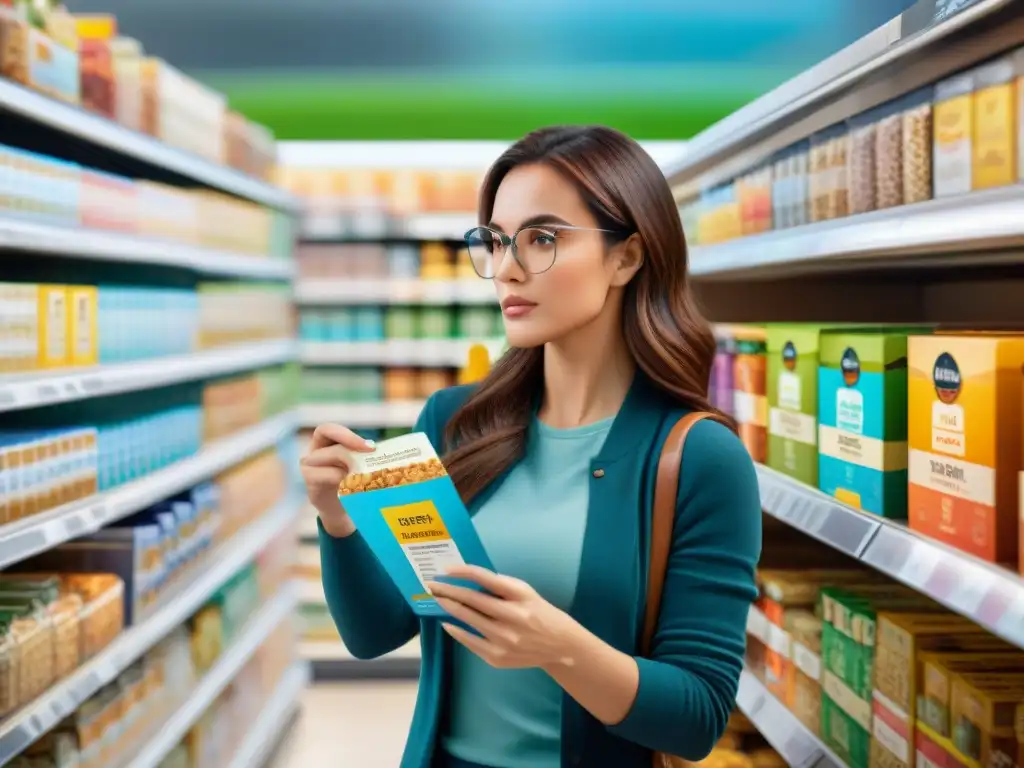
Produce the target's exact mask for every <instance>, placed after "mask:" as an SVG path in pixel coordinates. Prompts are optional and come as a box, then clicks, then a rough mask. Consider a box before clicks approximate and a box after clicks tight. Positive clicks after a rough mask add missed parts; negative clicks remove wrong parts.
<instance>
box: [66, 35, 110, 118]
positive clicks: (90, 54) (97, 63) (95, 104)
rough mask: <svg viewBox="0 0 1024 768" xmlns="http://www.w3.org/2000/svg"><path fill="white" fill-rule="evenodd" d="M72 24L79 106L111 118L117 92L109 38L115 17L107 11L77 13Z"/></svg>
mask: <svg viewBox="0 0 1024 768" xmlns="http://www.w3.org/2000/svg"><path fill="white" fill-rule="evenodd" d="M75 25H76V31H77V33H78V53H79V57H80V88H81V98H82V106H83V107H85V108H86V109H88V110H90V111H92V112H96V113H97V114H100V115H103V116H104V117H107V118H110V119H111V120H113V119H114V118H115V117H116V116H117V95H118V94H117V81H116V79H115V72H114V57H113V53H112V51H111V46H110V42H111V40H113V39H114V38H115V37H116V36H117V19H116V18H114V17H113V16H110V15H88V16H76V17H75Z"/></svg>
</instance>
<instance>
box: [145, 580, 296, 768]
mask: <svg viewBox="0 0 1024 768" xmlns="http://www.w3.org/2000/svg"><path fill="white" fill-rule="evenodd" d="M294 608H295V590H294V588H293V587H292V585H290V584H285V585H284V586H282V587H281V588H280V589H279V590H278V592H277V594H276V595H274V596H273V597H272V598H271V599H270V600H269V601H268V602H266V603H264V604H263V605H262V607H261V608H260V609H259V610H258V611H257V613H256V615H255V616H252V617H251V618H250V619H249V620H248V621H247V622H246V624H245V626H244V627H243V628H242V630H241V631H240V632H239V634H238V637H236V638H235V639H234V641H233V642H232V643H231V645H230V646H228V647H227V648H225V649H224V650H223V651H222V652H221V654H220V657H219V658H218V659H217V661H216V662H215V663H214V665H213V666H212V667H211V668H210V669H209V671H207V673H206V674H205V675H203V677H202V679H201V680H200V681H199V684H198V685H197V686H196V687H195V688H194V689H193V690H192V691H191V693H189V695H188V698H187V699H186V700H185V702H184V703H183V704H182V705H181V706H180V707H179V708H178V709H177V710H176V711H175V712H174V713H173V714H172V715H171V716H170V717H169V718H168V719H167V720H166V721H165V722H163V723H161V725H160V729H159V731H158V732H157V733H156V734H155V736H154V737H153V738H152V739H151V740H149V741H148V742H146V744H145V745H143V746H142V748H141V749H140V750H139V751H138V752H137V753H136V754H135V756H134V757H133V758H132V759H131V760H130V761H128V762H127V763H126V764H125V766H126V768H157V766H159V765H160V763H161V761H162V760H163V759H164V758H165V757H167V755H168V754H170V752H171V750H173V749H174V748H175V747H176V746H177V745H178V743H179V742H181V740H182V739H183V738H185V736H186V734H188V732H189V730H191V728H192V726H193V725H195V723H196V722H198V720H199V719H200V718H201V717H202V716H203V715H204V714H205V712H206V710H207V709H209V708H210V706H212V705H213V703H214V702H215V701H216V700H217V697H218V696H220V694H221V693H222V692H223V691H224V689H225V688H227V687H228V685H230V684H231V681H232V680H234V679H235V677H236V676H237V675H238V673H239V672H241V671H242V668H243V667H244V666H245V665H246V663H247V662H248V661H249V659H251V658H252V657H253V656H254V655H255V654H256V651H257V650H259V647H260V645H262V644H263V641H265V640H266V639H267V638H268V637H269V636H270V635H271V634H272V633H273V632H274V630H275V629H277V628H278V627H279V626H280V625H281V624H282V623H283V622H284V621H285V620H287V619H288V617H289V616H290V615H291V613H292V611H293V610H294ZM250 765H251V764H250Z"/></svg>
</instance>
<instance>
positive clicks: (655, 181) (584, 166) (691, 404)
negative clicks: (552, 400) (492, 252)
mask: <svg viewBox="0 0 1024 768" xmlns="http://www.w3.org/2000/svg"><path fill="white" fill-rule="evenodd" d="M532 164H544V165H548V166H550V167H551V168H554V169H555V170H557V171H559V172H561V173H562V174H564V175H565V177H566V178H568V179H569V180H570V181H572V182H573V184H574V185H575V186H576V188H577V190H578V191H579V193H580V195H581V196H582V197H583V200H584V202H585V203H586V205H587V207H588V208H589V209H590V212H591V214H592V215H593V216H594V218H595V219H596V220H597V226H598V227H600V228H602V229H606V230H610V231H611V232H612V233H613V234H610V235H608V240H609V242H615V241H616V240H618V241H622V240H625V239H626V238H628V237H629V236H630V235H631V234H633V233H638V234H639V235H640V238H641V240H642V242H643V247H644V264H643V266H642V267H641V268H640V271H639V272H637V274H636V276H635V277H634V278H633V279H632V281H630V283H629V284H628V285H627V286H626V289H625V292H624V295H623V333H624V335H625V340H626V345H627V347H628V349H629V351H630V353H631V354H632V355H633V358H634V359H635V361H636V364H637V367H638V368H639V369H640V370H641V371H642V372H643V373H644V374H646V375H647V377H648V378H649V379H650V381H651V382H652V383H653V384H654V385H655V387H657V388H658V389H659V390H661V391H662V392H663V393H665V394H666V395H668V397H669V398H670V399H672V400H673V401H675V402H677V403H678V404H679V405H680V406H683V407H686V408H691V409H694V410H700V411H715V409H714V407H713V406H712V405H711V404H710V403H709V402H708V398H707V391H708V380H709V378H710V375H711V366H712V363H713V361H714V355H715V339H714V336H713V335H712V333H711V328H710V327H709V325H708V323H707V321H706V320H704V318H703V317H702V316H701V314H700V312H699V311H698V310H697V308H696V305H695V302H694V300H693V298H692V296H691V294H690V289H689V285H688V282H687V274H686V261H687V258H686V240H685V238H684V237H683V226H682V223H681V222H680V220H679V212H678V210H677V209H676V204H675V201H674V200H673V198H672V192H671V190H670V189H669V186H668V183H667V182H666V180H665V177H664V175H662V173H661V171H660V170H659V168H658V166H657V165H656V164H655V162H654V161H653V160H652V159H651V157H650V156H649V155H648V154H647V153H646V152H645V151H644V150H643V149H642V148H641V147H640V145H639V144H637V143H636V142H635V141H633V140H632V139H630V138H629V137H628V136H625V135H624V134H622V133H619V132H618V131H615V130H612V129H611V128H604V127H601V126H593V127H554V128H543V129H541V130H538V131H534V132H533V133H530V134H527V135H526V136H525V137H523V138H522V139H520V140H519V141H517V142H516V143H515V144H513V145H512V146H511V147H509V148H508V149H507V150H506V151H505V153H504V154H503V155H502V156H501V157H499V158H498V160H497V161H495V163H494V165H493V166H491V169H490V170H489V171H488V173H487V175H486V177H485V178H484V182H483V186H482V188H481V190H480V222H481V223H482V224H485V223H486V222H488V221H490V219H491V214H492V211H493V208H494V198H495V196H496V194H497V192H498V187H499V186H500V185H501V182H502V180H503V179H504V178H505V176H506V175H507V174H508V173H509V171H511V170H512V169H514V168H516V167H518V166H522V165H532ZM543 386H544V350H543V347H540V346H538V347H533V348H529V349H510V350H509V351H508V352H506V353H505V354H504V355H503V356H502V358H501V359H500V360H498V361H497V363H495V365H494V367H493V368H492V369H491V372H490V374H489V375H488V376H487V377H486V378H485V379H484V380H483V381H482V382H481V383H480V384H479V386H478V387H477V389H476V390H475V391H474V393H473V394H472V395H471V396H470V397H469V399H468V400H467V401H466V403H465V404H464V405H463V406H462V408H461V409H459V411H458V412H457V413H456V414H455V415H454V416H453V417H452V419H451V421H450V422H449V423H448V425H447V428H446V432H445V440H446V444H447V445H448V446H449V449H450V450H449V452H448V454H447V455H446V456H445V459H444V463H445V466H446V467H447V469H448V474H449V475H450V476H451V478H452V480H453V481H454V483H455V486H456V487H457V488H458V489H459V493H460V495H461V496H462V498H463V500H464V501H466V502H467V503H468V502H469V501H470V499H472V498H473V497H474V496H476V494H478V493H479V492H480V491H481V490H483V489H484V488H485V487H486V486H487V485H488V484H489V483H490V482H491V481H492V480H493V479H494V478H495V477H497V476H498V475H499V474H500V473H501V472H502V471H504V470H505V469H507V468H508V467H509V466H511V465H512V464H514V463H515V462H516V461H518V460H519V459H520V458H521V457H522V455H523V452H524V450H525V445H526V431H527V428H528V426H529V424H530V421H531V419H532V417H533V413H534V409H535V407H536V404H537V402H538V399H539V397H540V394H541V392H542V389H543Z"/></svg>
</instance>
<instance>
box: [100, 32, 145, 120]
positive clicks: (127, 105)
mask: <svg viewBox="0 0 1024 768" xmlns="http://www.w3.org/2000/svg"><path fill="white" fill-rule="evenodd" d="M108 45H109V47H110V58H111V67H112V69H113V71H114V83H115V86H114V87H115V91H116V98H115V101H114V107H115V118H116V120H117V122H119V123H120V124H121V125H123V126H124V127H125V128H130V129H132V130H133V131H142V130H143V118H142V104H143V77H142V59H143V54H142V45H141V44H140V43H139V41H138V40H133V39H132V38H130V37H115V38H114V39H113V40H111V41H110V42H109V43H108Z"/></svg>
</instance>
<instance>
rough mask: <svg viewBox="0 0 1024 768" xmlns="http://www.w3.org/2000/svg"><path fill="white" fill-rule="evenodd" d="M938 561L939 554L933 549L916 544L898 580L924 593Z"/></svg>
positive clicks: (912, 547) (912, 546) (913, 545)
mask: <svg viewBox="0 0 1024 768" xmlns="http://www.w3.org/2000/svg"><path fill="white" fill-rule="evenodd" d="M938 559H939V558H938V553H937V552H936V551H935V550H934V549H933V548H932V547H929V546H927V545H920V544H917V543H914V544H912V545H911V549H910V555H909V557H908V558H907V561H906V562H905V563H904V564H903V567H902V568H900V570H899V573H898V574H897V578H898V579H899V580H900V581H902V582H903V583H905V584H907V585H909V586H911V587H913V588H914V589H918V590H921V591H924V590H925V588H926V585H927V583H928V579H929V577H930V576H931V574H932V571H933V570H935V564H936V562H937V561H938Z"/></svg>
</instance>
